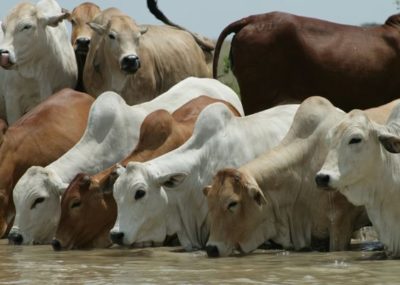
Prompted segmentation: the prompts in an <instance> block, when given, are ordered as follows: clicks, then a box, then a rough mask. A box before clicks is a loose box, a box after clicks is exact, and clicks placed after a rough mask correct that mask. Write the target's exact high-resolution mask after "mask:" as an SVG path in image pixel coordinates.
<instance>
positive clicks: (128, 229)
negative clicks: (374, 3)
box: [0, 0, 400, 258]
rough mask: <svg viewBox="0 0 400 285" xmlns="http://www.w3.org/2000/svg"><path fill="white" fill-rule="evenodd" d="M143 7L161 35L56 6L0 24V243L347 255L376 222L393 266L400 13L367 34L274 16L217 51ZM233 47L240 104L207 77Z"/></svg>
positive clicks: (398, 240)
mask: <svg viewBox="0 0 400 285" xmlns="http://www.w3.org/2000/svg"><path fill="white" fill-rule="evenodd" d="M147 5H148V8H149V10H150V11H151V13H153V15H154V16H155V17H157V18H158V19H160V20H161V21H163V22H164V23H165V25H159V26H156V25H143V24H139V23H137V22H135V21H134V20H133V19H132V18H131V17H129V16H127V15H126V14H124V13H123V12H121V11H120V10H118V9H117V8H108V9H105V10H102V9H101V8H100V7H98V6H97V5H96V4H94V3H89V2H86V3H83V4H81V5H79V6H77V7H75V8H74V9H73V10H71V11H68V10H66V9H63V8H61V7H60V5H59V4H58V3H57V2H56V1H55V0H40V1H39V2H37V3H36V4H31V3H22V4H18V5H16V6H15V7H14V8H13V9H12V10H11V11H9V12H8V14H7V16H6V17H5V18H4V19H3V20H2V23H1V28H2V29H1V31H0V98H1V100H0V235H1V236H2V237H5V238H8V240H9V243H10V244H14V245H21V244H23V245H34V244H51V245H52V247H53V249H54V250H70V249H87V248H106V247H110V246H111V245H113V244H116V245H122V246H128V247H149V246H163V245H170V244H177V243H178V244H179V245H180V246H182V248H183V249H184V250H186V251H192V250H203V249H204V250H206V252H207V254H208V256H209V257H218V256H229V255H232V254H236V253H241V254H243V253H250V252H252V251H254V250H255V249H257V248H258V247H260V246H261V245H263V244H265V243H267V242H269V243H270V244H273V245H276V246H279V247H281V248H285V249H288V250H289V249H290V250H306V249H307V250H314V249H319V250H330V251H339V250H347V249H349V246H350V244H351V239H352V236H353V233H354V232H355V231H356V230H358V229H361V228H362V227H364V226H369V225H372V226H373V227H374V228H375V230H376V231H377V233H378V236H379V240H380V241H381V242H382V244H383V245H384V252H385V254H386V256H387V257H390V258H398V257H400V227H399V228H396V217H400V207H398V206H396V205H397V203H400V155H399V154H397V153H400V105H399V103H400V100H396V98H397V97H399V96H400V76H399V77H398V75H397V74H398V70H400V56H399V55H400V14H398V15H393V16H391V17H389V18H388V20H387V21H386V22H385V23H384V24H383V25H380V26H376V27H368V28H362V27H356V26H347V25H341V24H336V23H331V22H327V21H322V20H318V19H312V18H305V17H300V16H295V15H290V14H285V13H280V12H272V13H266V14H260V15H254V16H249V17H247V18H244V19H241V20H238V21H236V22H234V23H231V24H229V25H228V26H227V27H226V28H225V29H224V30H223V31H222V32H221V34H220V37H219V39H218V40H217V41H216V42H215V43H214V42H213V41H211V40H209V39H207V38H205V37H203V36H201V35H198V34H195V33H193V32H191V31H188V30H187V29H185V28H183V27H181V26H179V25H177V24H175V23H173V22H171V21H170V20H169V19H168V18H167V17H166V16H165V15H164V14H163V13H162V12H161V11H160V10H159V8H158V6H157V1H156V0H147ZM67 21H68V22H70V23H71V25H72V32H71V39H69V36H68V30H67V27H66V23H65V22H67ZM230 33H234V34H235V35H234V37H233V39H232V41H231V48H230V53H229V59H230V63H231V68H232V71H233V73H234V75H235V77H236V79H237V81H238V83H239V87H240V92H241V100H240V98H239V96H238V95H237V94H236V93H235V92H234V91H233V90H232V89H230V88H229V87H228V86H226V85H224V84H223V83H221V82H220V81H218V80H217V79H213V78H212V77H213V76H214V78H217V77H218V75H217V67H218V59H219V55H220V51H221V45H222V42H223V41H224V39H225V38H226V36H227V35H229V34H230ZM316 95H318V96H316ZM320 96H322V97H320ZM299 102H300V104H299ZM288 103H293V104H288ZM278 104H280V105H278ZM357 108H358V109H362V110H353V109H357ZM346 112H348V113H346ZM245 115H246V116H245Z"/></svg>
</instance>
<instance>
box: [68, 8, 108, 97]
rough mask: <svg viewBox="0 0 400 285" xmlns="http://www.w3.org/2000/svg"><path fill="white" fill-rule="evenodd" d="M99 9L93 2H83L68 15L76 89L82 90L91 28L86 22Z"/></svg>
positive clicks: (99, 10) (97, 12)
mask: <svg viewBox="0 0 400 285" xmlns="http://www.w3.org/2000/svg"><path fill="white" fill-rule="evenodd" d="M100 12H101V9H100V7H99V6H97V5H96V4H94V3H91V2H85V3H82V4H80V5H78V6H76V7H75V8H74V9H73V10H72V12H71V14H70V15H69V17H68V20H69V21H70V22H71V25H72V31H71V43H72V46H73V47H74V51H75V57H76V62H77V64H78V82H77V87H76V88H77V90H83V89H84V88H83V79H82V76H83V68H84V66H85V61H86V56H87V53H88V51H89V44H90V40H91V38H92V30H91V29H90V27H89V26H88V25H87V23H89V22H91V21H93V19H94V18H95V17H96V16H97V15H98V14H100Z"/></svg>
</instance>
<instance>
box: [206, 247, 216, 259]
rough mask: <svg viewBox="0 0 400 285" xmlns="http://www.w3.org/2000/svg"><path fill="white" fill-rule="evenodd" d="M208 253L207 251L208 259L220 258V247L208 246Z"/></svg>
mask: <svg viewBox="0 0 400 285" xmlns="http://www.w3.org/2000/svg"><path fill="white" fill-rule="evenodd" d="M206 251H207V255H208V257H218V256H219V251H218V247H216V246H215V245H207V246H206Z"/></svg>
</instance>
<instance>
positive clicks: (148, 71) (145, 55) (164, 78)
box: [83, 8, 211, 105]
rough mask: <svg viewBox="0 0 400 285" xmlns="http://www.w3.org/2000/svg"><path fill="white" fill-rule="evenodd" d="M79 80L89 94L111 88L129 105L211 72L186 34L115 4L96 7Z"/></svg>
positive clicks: (200, 53) (199, 50) (208, 64)
mask: <svg viewBox="0 0 400 285" xmlns="http://www.w3.org/2000/svg"><path fill="white" fill-rule="evenodd" d="M89 25H90V27H91V28H92V29H93V30H94V31H95V33H93V36H92V42H91V45H90V48H89V53H88V56H87V60H86V64H85V68H84V74H83V81H84V85H85V88H86V90H87V91H88V92H89V93H90V94H93V95H95V96H98V95H99V94H101V93H102V92H104V91H107V90H113V91H115V92H117V93H119V94H121V96H122V97H123V98H124V99H125V100H126V102H127V103H128V104H130V105H132V104H138V103H141V102H144V101H148V100H150V99H153V98H154V97H156V96H158V95H159V94H161V93H162V92H164V91H166V90H168V89H169V88H170V87H171V86H173V85H174V84H176V83H177V82H179V81H181V80H182V79H184V78H186V77H189V76H196V77H209V76H211V69H210V62H207V56H206V55H205V51H203V50H202V49H201V48H200V47H199V45H198V44H197V43H196V41H195V40H194V39H193V37H192V35H191V34H189V33H188V32H186V31H182V30H179V29H176V28H173V27H169V26H149V25H146V26H140V25H138V24H137V23H136V22H135V21H134V20H133V19H132V18H130V17H129V16H127V15H125V14H123V13H122V12H120V11H119V10H118V9H116V8H109V9H106V10H104V11H102V12H101V13H100V14H99V15H98V16H97V17H96V18H95V19H94V21H93V22H91V23H90V24H89Z"/></svg>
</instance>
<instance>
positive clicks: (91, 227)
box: [52, 96, 240, 250]
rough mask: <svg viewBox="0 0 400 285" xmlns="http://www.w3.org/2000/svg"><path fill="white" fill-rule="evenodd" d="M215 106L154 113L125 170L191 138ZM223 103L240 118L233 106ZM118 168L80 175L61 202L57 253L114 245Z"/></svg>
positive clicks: (198, 103) (201, 101) (195, 103)
mask: <svg viewBox="0 0 400 285" xmlns="http://www.w3.org/2000/svg"><path fill="white" fill-rule="evenodd" d="M215 102H224V101H221V100H216V99H212V98H210V97H207V96H200V97H198V98H196V99H193V100H192V101H190V102H188V103H186V104H185V105H183V106H182V107H181V108H179V109H178V110H176V111H175V112H174V113H173V114H172V115H170V114H169V113H168V112H167V111H165V110H157V111H155V112H153V113H151V114H150V115H148V116H147V117H146V119H145V120H144V121H143V124H142V126H141V128H140V138H139V143H138V145H137V147H136V148H135V150H134V151H133V152H132V153H131V154H130V156H128V157H127V158H125V159H124V160H123V161H121V163H120V164H121V165H122V166H126V164H128V162H130V161H139V162H143V161H147V160H150V159H153V158H155V157H157V156H160V155H162V154H164V153H167V152H169V151H171V150H173V149H175V148H177V147H179V146H180V145H182V144H183V143H184V142H185V141H186V140H187V139H188V138H189V137H190V136H191V134H192V131H193V126H194V123H195V121H196V119H197V116H198V115H199V113H200V112H201V111H202V110H203V109H204V108H205V107H206V106H207V105H209V104H212V103H215ZM224 103H225V104H227V105H228V106H229V107H230V108H231V110H232V112H233V113H235V114H236V115H237V116H240V114H239V113H238V112H237V111H236V110H235V108H234V107H232V105H230V104H229V103H226V102H224ZM116 168H117V166H112V167H110V168H108V169H106V170H104V171H102V172H100V173H98V174H96V175H94V176H92V177H89V176H88V175H85V174H79V175H77V177H76V178H75V179H74V181H72V182H71V184H70V185H69V187H68V189H67V190H66V191H65V192H64V194H63V196H62V199H61V219H60V223H59V226H58V229H57V232H56V239H55V240H54V241H53V243H52V244H53V247H54V249H56V250H60V249H73V248H88V247H107V246H109V245H111V241H110V239H109V232H110V229H111V228H112V226H113V225H114V223H115V220H116V218H117V209H116V204H115V201H114V198H113V195H112V187H113V185H114V181H115V179H116V178H117V174H116V173H115V172H114V171H115V170H116Z"/></svg>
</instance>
